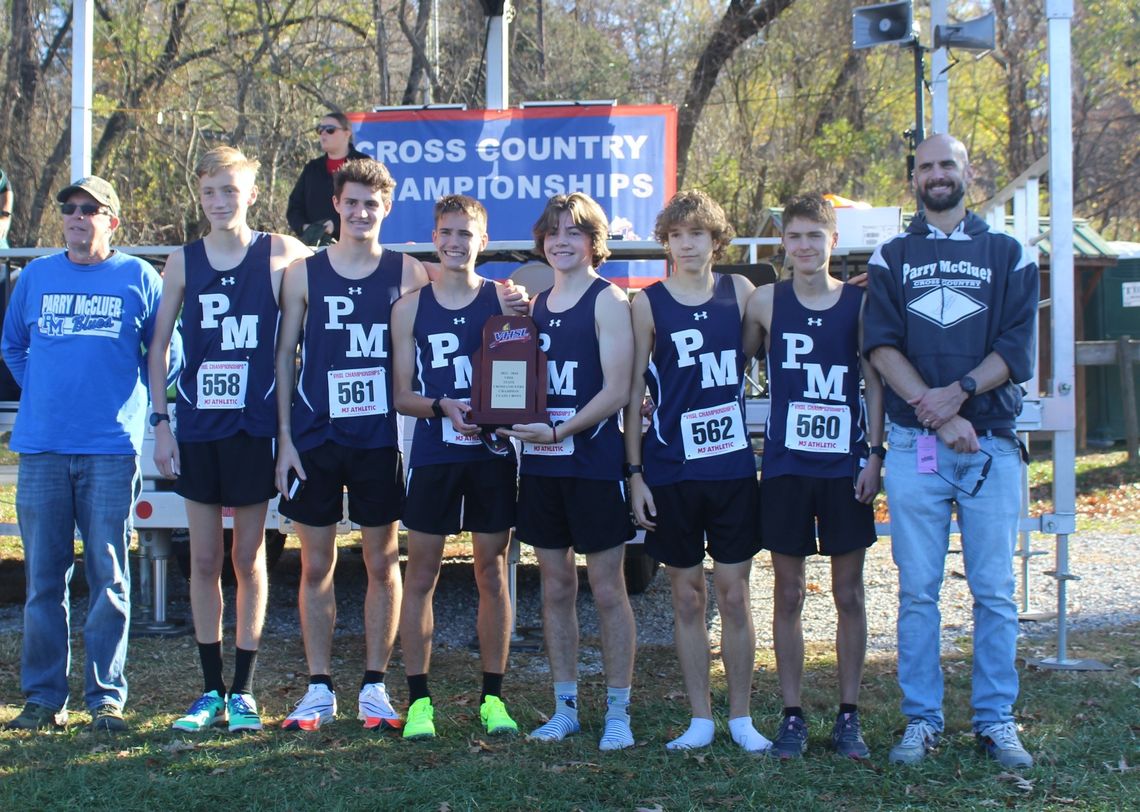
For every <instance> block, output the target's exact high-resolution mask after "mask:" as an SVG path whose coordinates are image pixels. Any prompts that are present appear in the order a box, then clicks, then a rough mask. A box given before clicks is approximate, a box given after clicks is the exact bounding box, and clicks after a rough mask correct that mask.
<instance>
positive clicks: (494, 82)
mask: <svg viewBox="0 0 1140 812" xmlns="http://www.w3.org/2000/svg"><path fill="white" fill-rule="evenodd" d="M513 14H514V9H513V8H512V6H511V2H510V0H507V2H505V3H503V13H502V14H501V15H500V16H497V17H492V18H491V23H490V25H489V26H488V28H487V109H488V110H506V109H507V106H508V104H509V100H508V96H509V86H510V81H509V77H510V55H509V51H510V47H509V42H508V41H507V30H508V26H509V20H510V17H511V16H513Z"/></svg>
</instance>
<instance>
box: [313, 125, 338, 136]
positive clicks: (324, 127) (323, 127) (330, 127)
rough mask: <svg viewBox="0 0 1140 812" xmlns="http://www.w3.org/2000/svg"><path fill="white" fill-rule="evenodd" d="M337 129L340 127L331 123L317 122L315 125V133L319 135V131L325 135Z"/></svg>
mask: <svg viewBox="0 0 1140 812" xmlns="http://www.w3.org/2000/svg"><path fill="white" fill-rule="evenodd" d="M339 129H341V128H340V127H337V126H335V125H333V124H318V125H317V135H320V134H321V133H324V134H325V135H332V134H333V133H335V132H336V131H337V130H339Z"/></svg>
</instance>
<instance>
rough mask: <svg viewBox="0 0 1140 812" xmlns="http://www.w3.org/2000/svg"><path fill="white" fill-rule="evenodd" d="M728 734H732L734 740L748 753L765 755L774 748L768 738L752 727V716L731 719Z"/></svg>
mask: <svg viewBox="0 0 1140 812" xmlns="http://www.w3.org/2000/svg"><path fill="white" fill-rule="evenodd" d="M728 732H729V733H731V734H732V740H733V741H734V742H736V743H737V744H739V745H740V746H741V747H742V748H743V749H744V750H745V752H748V753H763V752H764V751H765V750H767V749H768V748H770V747H771V746H772V742H771V741H769V739H768V737H767V736H765V735H764V734H763V733H761V732H760V731H758V730H757V729H756V728H755V727H754V726H753V725H752V717H751V716H738V717H736V718H735V719H729V720H728Z"/></svg>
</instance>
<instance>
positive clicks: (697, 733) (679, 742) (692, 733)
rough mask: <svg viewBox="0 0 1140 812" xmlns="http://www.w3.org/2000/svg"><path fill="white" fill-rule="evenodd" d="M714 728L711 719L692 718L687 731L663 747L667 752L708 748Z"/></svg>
mask: <svg viewBox="0 0 1140 812" xmlns="http://www.w3.org/2000/svg"><path fill="white" fill-rule="evenodd" d="M715 730H716V726H715V725H714V724H713V720H712V719H698V718H696V717H694V718H693V721H691V722H689V729H688V730H686V731H685V732H684V733H683V734H681V735H680V736H678V737H677V738H675V739H673V741H671V742H669V743H667V744H666V745H665V749H667V750H693V749H696V748H698V747H708V746H709V745H710V744H712V740H713V733H714V732H715Z"/></svg>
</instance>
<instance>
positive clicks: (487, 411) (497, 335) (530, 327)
mask: <svg viewBox="0 0 1140 812" xmlns="http://www.w3.org/2000/svg"><path fill="white" fill-rule="evenodd" d="M538 343H539V342H538V325H536V324H535V323H534V319H532V318H531V317H530V316H492V317H491V318H489V319H487V323H486V324H484V325H483V340H482V341H481V342H480V344H479V352H478V355H477V357H476V359H475V363H474V364H473V367H474V379H473V380H472V381H471V413H470V416H469V417H468V418H467V419H468V420H469V421H470V422H472V423H477V424H479V425H480V426H482V427H483V428H488V429H495V428H501V427H503V426H511V425H514V424H515V423H548V422H549V421H550V417H549V416H548V415H547V413H546V375H547V370H546V353H544V352H543V351H542V350H541V349H539V346H538Z"/></svg>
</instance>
